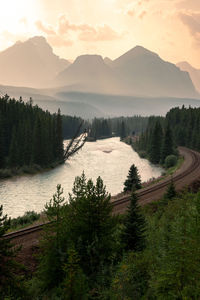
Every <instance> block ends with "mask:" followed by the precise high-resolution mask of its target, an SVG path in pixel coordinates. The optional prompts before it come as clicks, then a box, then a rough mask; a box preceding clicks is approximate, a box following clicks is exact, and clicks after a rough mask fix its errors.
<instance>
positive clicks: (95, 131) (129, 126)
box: [89, 116, 148, 140]
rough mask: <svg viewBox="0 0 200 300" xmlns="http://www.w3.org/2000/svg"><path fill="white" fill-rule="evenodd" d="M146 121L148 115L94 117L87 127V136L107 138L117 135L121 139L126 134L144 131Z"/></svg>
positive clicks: (94, 138)
mask: <svg viewBox="0 0 200 300" xmlns="http://www.w3.org/2000/svg"><path fill="white" fill-rule="evenodd" d="M147 123H148V117H141V116H133V117H118V118H109V119H97V118H94V119H93V120H92V123H91V124H90V126H89V128H90V131H89V138H90V139H91V140H97V139H101V138H109V137H112V136H118V137H120V138H121V139H123V138H125V137H126V136H127V135H132V134H133V135H135V134H137V135H138V134H140V133H141V132H143V131H145V129H146V126H147Z"/></svg>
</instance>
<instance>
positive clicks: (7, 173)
mask: <svg viewBox="0 0 200 300" xmlns="http://www.w3.org/2000/svg"><path fill="white" fill-rule="evenodd" d="M63 163H64V161H59V162H54V163H52V164H50V165H49V166H47V167H41V166H39V165H31V166H22V167H20V168H5V169H0V181H1V180H5V179H10V178H14V177H16V176H25V175H35V174H40V173H43V172H47V171H49V170H52V169H55V168H56V167H58V166H59V165H62V164H63Z"/></svg>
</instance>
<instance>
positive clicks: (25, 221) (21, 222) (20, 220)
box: [8, 211, 41, 232]
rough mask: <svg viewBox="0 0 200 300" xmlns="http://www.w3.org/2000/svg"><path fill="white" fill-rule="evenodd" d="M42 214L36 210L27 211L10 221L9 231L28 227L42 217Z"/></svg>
mask: <svg viewBox="0 0 200 300" xmlns="http://www.w3.org/2000/svg"><path fill="white" fill-rule="evenodd" d="M40 217H41V215H40V214H38V213H36V212H35V211H27V212H26V213H25V214H24V215H23V216H20V217H17V218H13V219H11V221H10V228H9V230H8V232H12V231H16V230H19V229H23V228H25V227H28V226H30V225H32V224H34V223H36V221H38V220H39V219H40Z"/></svg>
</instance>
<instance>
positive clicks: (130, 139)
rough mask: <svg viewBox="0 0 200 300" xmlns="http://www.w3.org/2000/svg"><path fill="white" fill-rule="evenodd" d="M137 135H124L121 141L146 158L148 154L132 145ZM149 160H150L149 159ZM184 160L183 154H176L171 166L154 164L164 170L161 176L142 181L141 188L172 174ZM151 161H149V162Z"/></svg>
mask: <svg viewBox="0 0 200 300" xmlns="http://www.w3.org/2000/svg"><path fill="white" fill-rule="evenodd" d="M137 139H138V137H130V136H128V137H126V138H125V139H124V140H123V141H122V142H124V143H125V144H127V145H129V146H131V148H132V149H133V151H135V152H137V154H138V155H139V157H140V158H143V159H147V160H148V161H149V159H148V156H147V154H146V152H144V151H138V150H137V148H135V147H134V142H135V141H137ZM149 162H150V161H149ZM183 162H184V157H183V156H180V155H179V154H178V157H177V162H176V164H175V165H174V166H172V167H169V168H167V167H166V166H165V165H163V164H162V165H161V164H158V165H156V166H158V167H161V168H163V169H164V172H163V173H162V174H161V176H159V177H158V178H154V177H153V178H150V179H149V180H148V181H146V182H143V183H142V188H145V187H147V186H150V185H152V184H155V183H157V182H160V181H161V180H163V179H165V178H166V177H168V176H173V174H174V173H175V172H176V171H177V170H178V169H180V167H181V166H182V164H183ZM150 163H151V162H150Z"/></svg>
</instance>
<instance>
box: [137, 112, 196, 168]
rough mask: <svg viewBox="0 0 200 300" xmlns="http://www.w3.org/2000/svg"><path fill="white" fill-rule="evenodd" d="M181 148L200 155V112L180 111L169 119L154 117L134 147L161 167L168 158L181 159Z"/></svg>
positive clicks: (168, 114) (170, 115)
mask: <svg viewBox="0 0 200 300" xmlns="http://www.w3.org/2000/svg"><path fill="white" fill-rule="evenodd" d="M177 146H185V147H188V148H191V149H194V150H197V151H200V108H191V107H189V108H186V107H184V106H182V108H179V107H176V108H172V109H171V110H170V111H169V112H168V113H167V115H166V117H165V118H163V117H150V118H149V121H148V126H147V129H146V131H145V132H143V133H142V134H141V135H140V137H139V139H138V140H137V141H136V142H135V143H134V148H135V149H136V150H137V151H138V152H139V153H140V154H141V155H142V156H147V157H148V158H149V160H150V161H151V162H152V163H161V164H163V163H165V162H166V161H165V160H166V158H167V157H168V156H171V155H177V151H176V147H177ZM170 159H171V161H172V160H173V157H172V156H171V157H170V158H168V160H170ZM168 160H167V163H168ZM169 163H170V162H169Z"/></svg>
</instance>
